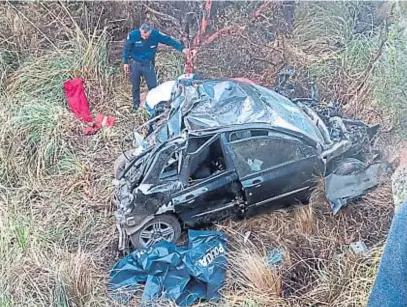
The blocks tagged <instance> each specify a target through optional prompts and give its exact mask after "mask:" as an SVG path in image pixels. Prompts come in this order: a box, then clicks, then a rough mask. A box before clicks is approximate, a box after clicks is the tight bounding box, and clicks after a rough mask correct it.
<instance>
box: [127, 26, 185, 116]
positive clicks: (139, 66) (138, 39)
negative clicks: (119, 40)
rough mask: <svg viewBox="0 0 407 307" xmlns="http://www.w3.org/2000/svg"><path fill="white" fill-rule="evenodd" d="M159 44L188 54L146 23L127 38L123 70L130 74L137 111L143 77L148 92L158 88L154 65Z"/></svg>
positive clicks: (170, 38) (178, 44) (173, 40)
mask: <svg viewBox="0 0 407 307" xmlns="http://www.w3.org/2000/svg"><path fill="white" fill-rule="evenodd" d="M159 43H161V44H165V45H167V46H171V47H173V48H175V49H177V50H178V51H180V52H183V53H185V54H187V53H188V49H187V48H185V47H184V46H183V45H181V44H180V43H179V42H177V41H176V40H175V39H173V38H172V37H170V36H167V35H165V34H163V33H161V32H159V31H158V30H156V29H153V28H151V27H150V26H149V25H148V24H145V23H144V24H142V25H141V26H140V28H139V29H135V30H133V31H131V32H130V33H129V35H128V36H127V39H126V43H125V46H124V50H123V64H124V65H123V68H124V71H125V72H126V73H129V72H130V80H131V83H132V85H133V90H132V94H133V110H137V109H138V107H139V105H140V79H141V76H143V77H144V78H145V80H146V83H147V87H148V90H151V89H153V88H154V87H156V86H157V76H156V74H155V69H154V64H155V54H156V52H157V47H158V44H159Z"/></svg>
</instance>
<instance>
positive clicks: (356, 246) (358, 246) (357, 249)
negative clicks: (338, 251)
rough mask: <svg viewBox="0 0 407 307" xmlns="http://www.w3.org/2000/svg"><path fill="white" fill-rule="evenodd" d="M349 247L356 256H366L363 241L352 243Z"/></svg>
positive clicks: (366, 250)
mask: <svg viewBox="0 0 407 307" xmlns="http://www.w3.org/2000/svg"><path fill="white" fill-rule="evenodd" d="M349 247H350V249H351V250H352V252H354V253H355V254H356V255H366V253H367V252H368V248H367V246H366V244H365V242H363V241H357V242H352V243H351V244H350V246H349Z"/></svg>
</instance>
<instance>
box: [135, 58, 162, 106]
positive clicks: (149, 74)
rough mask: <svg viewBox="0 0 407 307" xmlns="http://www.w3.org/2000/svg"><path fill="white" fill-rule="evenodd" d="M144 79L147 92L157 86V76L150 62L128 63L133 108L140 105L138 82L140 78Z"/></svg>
mask: <svg viewBox="0 0 407 307" xmlns="http://www.w3.org/2000/svg"><path fill="white" fill-rule="evenodd" d="M142 76H143V77H144V78H145V79H146V83H147V87H148V90H151V89H153V88H155V87H156V86H157V76H156V75H155V70H154V64H153V63H151V62H138V61H134V60H132V61H131V62H130V80H131V84H132V85H133V90H132V93H133V108H134V109H137V108H138V107H139V105H140V81H141V77H142Z"/></svg>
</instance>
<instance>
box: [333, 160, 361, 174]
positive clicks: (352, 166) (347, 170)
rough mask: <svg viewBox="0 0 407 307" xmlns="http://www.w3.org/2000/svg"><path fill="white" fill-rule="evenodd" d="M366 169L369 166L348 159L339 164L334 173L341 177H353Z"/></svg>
mask: <svg viewBox="0 0 407 307" xmlns="http://www.w3.org/2000/svg"><path fill="white" fill-rule="evenodd" d="M366 167H367V165H366V164H365V163H363V162H362V161H360V160H358V159H352V158H348V159H344V160H343V161H341V162H340V163H338V165H337V167H336V168H335V170H334V171H333V173H334V174H335V175H341V176H346V175H352V174H355V173H359V172H362V171H364V170H365V169H366Z"/></svg>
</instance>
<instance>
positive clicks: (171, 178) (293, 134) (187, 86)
mask: <svg viewBox="0 0 407 307" xmlns="http://www.w3.org/2000/svg"><path fill="white" fill-rule="evenodd" d="M168 104H169V105H170V108H169V109H168V110H167V111H165V112H164V113H162V114H161V115H163V120H162V121H161V122H160V123H159V124H158V125H157V126H156V127H155V129H154V131H153V132H152V133H151V134H149V135H148V136H147V137H146V138H145V139H140V140H138V141H137V142H136V144H137V146H138V150H139V153H137V154H135V155H134V156H133V157H132V158H131V159H129V160H128V161H126V163H125V166H124V167H123V169H122V170H121V171H120V172H118V173H117V180H116V185H117V189H116V195H115V202H116V203H117V207H118V210H117V212H116V218H117V225H118V229H119V232H120V234H121V240H120V246H119V249H121V250H125V249H127V248H128V247H129V239H130V241H131V245H132V246H133V247H134V248H139V247H148V246H152V245H153V244H155V243H157V242H158V241H159V240H161V239H166V240H169V241H172V242H174V241H176V240H177V238H178V237H179V234H180V229H181V225H182V226H187V227H197V226H200V225H203V224H208V223H211V222H214V221H219V220H222V219H224V218H230V217H232V218H243V217H246V216H251V215H254V214H257V213H259V212H264V211H266V210H269V209H275V208H280V207H282V206H286V205H290V204H292V203H294V202H298V201H301V202H306V201H307V200H308V198H309V195H310V193H311V191H312V190H313V188H314V187H315V186H316V183H317V180H316V179H317V178H318V177H325V183H326V187H327V191H328V193H327V197H328V199H329V200H330V202H331V205H332V206H333V209H334V211H335V212H336V211H337V210H338V209H339V207H341V206H342V205H344V204H347V203H348V202H349V201H351V200H353V199H355V198H356V196H358V195H359V196H360V195H361V194H363V193H365V192H366V191H367V190H369V189H371V188H373V187H375V186H376V185H377V184H378V183H379V180H378V179H377V180H376V179H375V178H379V177H378V176H376V172H378V171H379V167H377V166H375V165H374V164H373V165H370V164H372V163H375V161H374V160H375V159H373V158H372V157H376V158H377V155H376V153H372V152H371V150H370V148H371V146H370V144H371V142H372V139H373V137H374V135H375V134H376V133H377V132H378V127H377V126H373V127H369V126H367V125H366V124H364V123H363V122H359V121H355V120H351V119H347V118H344V117H342V116H340V113H338V112H336V113H335V116H331V117H329V116H328V115H326V114H329V113H331V114H332V112H331V111H332V110H331V109H333V108H332V107H330V106H328V107H325V108H324V107H321V106H320V105H318V104H316V103H315V101H314V100H313V99H308V100H307V99H297V100H295V101H294V102H292V101H290V100H289V99H287V98H286V97H284V96H282V95H280V94H278V93H276V92H274V91H272V90H269V89H266V88H264V87H261V86H258V85H255V84H250V83H246V82H241V81H236V80H182V79H181V80H178V81H177V82H176V86H174V87H173V89H172V92H171V100H170V101H169V102H168ZM315 106H317V107H315ZM321 110H322V111H321ZM320 114H321V116H320ZM135 135H136V134H135ZM136 136H137V135H136ZM366 155H367V156H368V157H366ZM347 158H348V159H349V158H352V159H356V161H358V163H353V164H352V163H351V164H350V165H351V166H352V167H351V171H350V173H349V172H348V173H345V172H344V170H346V169H348V168H349V160H346V159H347ZM367 160H369V161H370V162H369V163H366V161H367ZM355 165H356V166H355ZM361 166H363V167H361ZM335 170H341V171H340V172H339V171H336V172H335ZM333 172H335V173H333ZM355 172H356V173H355ZM369 176H372V177H369ZM350 185H353V186H355V187H353V188H352V189H350V188H349V186H350ZM338 187H339V188H341V189H342V192H343V193H344V194H343V195H337V194H335V192H337V191H338V190H339V188H338Z"/></svg>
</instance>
